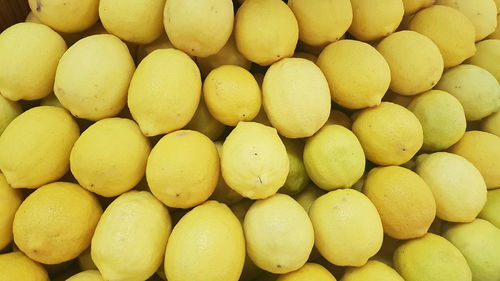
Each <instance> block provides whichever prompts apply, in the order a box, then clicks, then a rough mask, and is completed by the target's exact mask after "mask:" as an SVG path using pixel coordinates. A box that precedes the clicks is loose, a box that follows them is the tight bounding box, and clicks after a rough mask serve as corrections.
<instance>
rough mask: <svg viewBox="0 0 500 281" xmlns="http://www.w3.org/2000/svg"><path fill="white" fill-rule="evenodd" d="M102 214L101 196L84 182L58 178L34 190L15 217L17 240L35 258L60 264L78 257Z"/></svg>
mask: <svg viewBox="0 0 500 281" xmlns="http://www.w3.org/2000/svg"><path fill="white" fill-rule="evenodd" d="M101 214H102V208H101V206H100V204H99V201H98V200H97V197H96V196H95V195H94V194H92V193H90V192H89V191H87V190H85V189H83V188H82V187H81V186H79V185H77V184H74V183H68V182H54V183H51V184H47V185H44V186H42V187H40V188H38V189H37V190H35V192H33V193H31V194H30V195H29V196H28V197H27V198H26V199H25V200H24V201H23V203H22V204H21V206H19V209H18V210H17V213H16V216H15V217H14V224H13V230H14V242H15V243H16V245H17V246H18V247H19V249H20V250H21V251H23V252H24V253H25V254H26V255H27V256H28V257H30V258H31V259H33V260H35V261H38V262H41V263H45V264H58V263H62V262H65V261H68V260H71V259H74V258H76V257H78V256H79V255H80V254H81V253H82V252H83V251H84V250H85V249H87V248H88V247H89V246H90V240H91V239H92V235H93V234H94V230H95V227H96V225H97V222H98V221H99V218H100V216H101Z"/></svg>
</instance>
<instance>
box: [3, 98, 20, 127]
mask: <svg viewBox="0 0 500 281" xmlns="http://www.w3.org/2000/svg"><path fill="white" fill-rule="evenodd" d="M22 112H23V110H22V108H21V106H20V105H19V104H18V103H17V102H15V101H11V100H8V99H6V98H4V97H3V96H2V95H0V135H2V133H3V131H4V130H5V128H7V126H8V125H9V124H10V122H12V120H14V119H15V118H16V117H17V116H19V114H21V113H22Z"/></svg>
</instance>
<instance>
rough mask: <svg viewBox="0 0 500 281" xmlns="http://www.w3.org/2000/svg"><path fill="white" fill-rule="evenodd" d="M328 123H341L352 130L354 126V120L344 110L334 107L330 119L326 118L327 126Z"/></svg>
mask: <svg viewBox="0 0 500 281" xmlns="http://www.w3.org/2000/svg"><path fill="white" fill-rule="evenodd" d="M328 125H340V126H344V127H346V128H347V129H349V130H350V129H351V127H352V120H351V118H349V116H347V114H345V113H344V112H342V111H340V110H336V109H334V110H332V111H331V112H330V116H329V117H328V120H326V123H325V126H328Z"/></svg>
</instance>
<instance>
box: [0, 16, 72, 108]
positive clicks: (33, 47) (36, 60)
mask: <svg viewBox="0 0 500 281" xmlns="http://www.w3.org/2000/svg"><path fill="white" fill-rule="evenodd" d="M66 48H67V47H66V43H65V42H64V39H63V38H62V37H61V36H60V35H59V34H57V32H55V31H54V30H52V29H50V28H49V27H47V26H45V25H43V24H38V23H18V24H15V25H12V26H10V27H9V28H7V29H5V30H4V31H3V32H2V33H1V34H0V65H1V66H2V67H1V68H0V94H1V95H2V96H4V97H5V98H7V99H9V100H13V101H17V100H20V99H23V100H36V99H41V98H43V97H46V96H48V95H49V94H50V92H51V91H52V86H53V84H54V77H55V75H56V68H57V64H58V62H59V59H60V58H61V56H62V55H63V54H64V52H65V51H66ZM41 50H43V51H41Z"/></svg>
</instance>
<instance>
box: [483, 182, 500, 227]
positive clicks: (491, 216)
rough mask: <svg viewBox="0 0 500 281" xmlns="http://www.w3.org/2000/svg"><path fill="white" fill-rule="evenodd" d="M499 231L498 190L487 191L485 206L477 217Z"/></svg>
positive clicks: (499, 203)
mask: <svg viewBox="0 0 500 281" xmlns="http://www.w3.org/2000/svg"><path fill="white" fill-rule="evenodd" d="M478 218H482V219H484V220H487V221H489V222H491V223H492V224H493V225H495V226H496V227H497V228H499V229H500V189H493V190H488V194H487V200H486V204H485V205H484V207H483V209H482V210H481V212H480V213H479V215H478Z"/></svg>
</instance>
